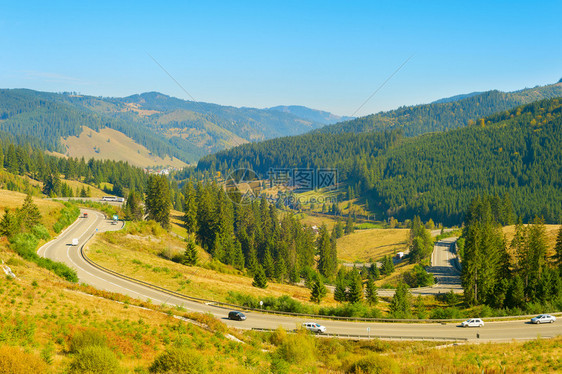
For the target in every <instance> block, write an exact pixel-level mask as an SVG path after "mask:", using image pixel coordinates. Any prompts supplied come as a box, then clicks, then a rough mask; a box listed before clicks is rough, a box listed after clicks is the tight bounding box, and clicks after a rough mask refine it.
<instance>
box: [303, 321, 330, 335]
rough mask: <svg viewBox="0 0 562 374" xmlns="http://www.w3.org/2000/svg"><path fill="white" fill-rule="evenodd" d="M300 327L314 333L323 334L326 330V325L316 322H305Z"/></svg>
mask: <svg viewBox="0 0 562 374" xmlns="http://www.w3.org/2000/svg"><path fill="white" fill-rule="evenodd" d="M302 327H304V328H305V329H307V330H308V331H310V332H313V333H316V334H324V333H325V332H326V327H325V326H322V325H320V324H318V323H316V322H305V323H303V324H302Z"/></svg>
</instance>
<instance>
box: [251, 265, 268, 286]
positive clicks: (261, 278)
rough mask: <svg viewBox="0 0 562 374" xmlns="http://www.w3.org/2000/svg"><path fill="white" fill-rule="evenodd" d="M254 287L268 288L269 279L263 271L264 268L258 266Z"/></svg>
mask: <svg viewBox="0 0 562 374" xmlns="http://www.w3.org/2000/svg"><path fill="white" fill-rule="evenodd" d="M252 286H254V287H258V288H267V277H266V276H265V272H264V271H263V267H262V266H258V269H257V271H256V274H255V275H254V281H253V282H252Z"/></svg>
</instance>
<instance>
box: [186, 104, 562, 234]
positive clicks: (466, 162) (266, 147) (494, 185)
mask: <svg viewBox="0 0 562 374" xmlns="http://www.w3.org/2000/svg"><path fill="white" fill-rule="evenodd" d="M397 131H398V132H396V131H395V132H389V131H386V132H384V133H381V132H378V133H361V134H349V133H341V134H322V133H320V134H306V135H302V136H298V137H290V138H280V139H274V140H271V141H267V142H261V143H252V144H246V145H242V146H239V147H236V148H234V149H231V150H228V151H223V152H220V153H217V154H215V155H211V156H207V157H205V158H203V159H202V160H201V162H200V163H199V165H198V167H197V169H195V170H194V172H195V173H199V174H200V175H202V174H203V173H204V172H210V173H213V172H215V171H221V172H222V173H224V172H225V171H228V170H230V169H233V168H240V167H245V168H250V169H253V170H255V171H257V172H258V173H267V171H268V170H269V169H270V168H283V167H285V168H287V167H289V168H292V167H297V168H314V167H318V168H320V167H334V168H337V170H338V178H339V181H340V182H344V183H345V184H346V185H347V187H348V195H349V197H352V196H354V197H361V198H363V199H364V201H366V203H368V207H369V209H370V210H372V211H373V212H375V213H376V214H377V215H378V216H380V217H384V218H390V217H394V218H398V219H400V220H402V221H404V220H406V219H412V218H413V217H414V216H415V215H419V216H420V217H421V219H422V220H424V221H427V220H428V219H429V218H432V219H433V220H434V221H436V222H441V223H444V224H449V225H458V224H460V223H461V222H462V221H463V217H464V213H465V209H466V207H467V206H468V204H469V203H470V201H471V200H472V199H474V198H475V197H476V196H477V195H479V194H483V193H486V194H492V195H498V196H500V195H501V196H509V201H510V202H511V203H512V205H511V206H505V207H504V209H507V210H511V211H512V213H513V215H517V216H518V217H521V219H522V220H523V221H524V222H529V221H531V220H532V219H533V217H534V216H535V215H540V216H542V217H544V219H545V221H546V222H551V223H553V222H558V221H559V220H560V218H561V217H562V193H561V191H562V176H561V175H560V170H562V148H561V147H560V144H562V99H548V100H542V101H537V102H534V103H531V104H528V105H524V106H520V107H517V108H515V109H512V110H508V111H503V112H501V113H498V114H495V115H491V116H489V117H484V118H479V119H476V120H474V121H472V122H471V124H470V125H468V126H465V127H462V128H459V129H456V130H450V131H446V132H442V133H432V134H426V135H423V136H419V137H416V138H403V137H401V133H400V130H397ZM263 175H267V174H263ZM349 187H351V188H349ZM500 203H503V204H504V205H505V202H500Z"/></svg>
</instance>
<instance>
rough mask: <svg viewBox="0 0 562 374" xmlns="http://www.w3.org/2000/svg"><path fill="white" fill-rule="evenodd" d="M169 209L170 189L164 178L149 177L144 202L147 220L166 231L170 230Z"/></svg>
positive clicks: (170, 205)
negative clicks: (154, 222) (157, 224)
mask: <svg viewBox="0 0 562 374" xmlns="http://www.w3.org/2000/svg"><path fill="white" fill-rule="evenodd" d="M171 207H172V201H171V196H170V188H169V185H168V181H167V179H166V177H164V176H162V175H151V176H150V177H149V178H148V186H147V192H146V200H145V208H146V213H147V216H148V217H147V218H148V219H149V220H154V221H156V222H158V223H160V224H161V225H162V227H163V228H165V229H168V228H170V209H171Z"/></svg>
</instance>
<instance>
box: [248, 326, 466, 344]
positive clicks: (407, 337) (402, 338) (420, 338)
mask: <svg viewBox="0 0 562 374" xmlns="http://www.w3.org/2000/svg"><path fill="white" fill-rule="evenodd" d="M252 330H254V331H263V332H273V331H275V330H274V329H264V328H261V327H252ZM287 332H291V333H295V332H296V330H290V331H287ZM317 336H320V337H334V338H335V337H337V338H348V339H353V338H356V339H384V340H391V339H395V340H433V341H444V340H448V341H467V340H468V338H452V337H448V336H395V335H376V334H370V335H359V334H327V333H322V334H317Z"/></svg>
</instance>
